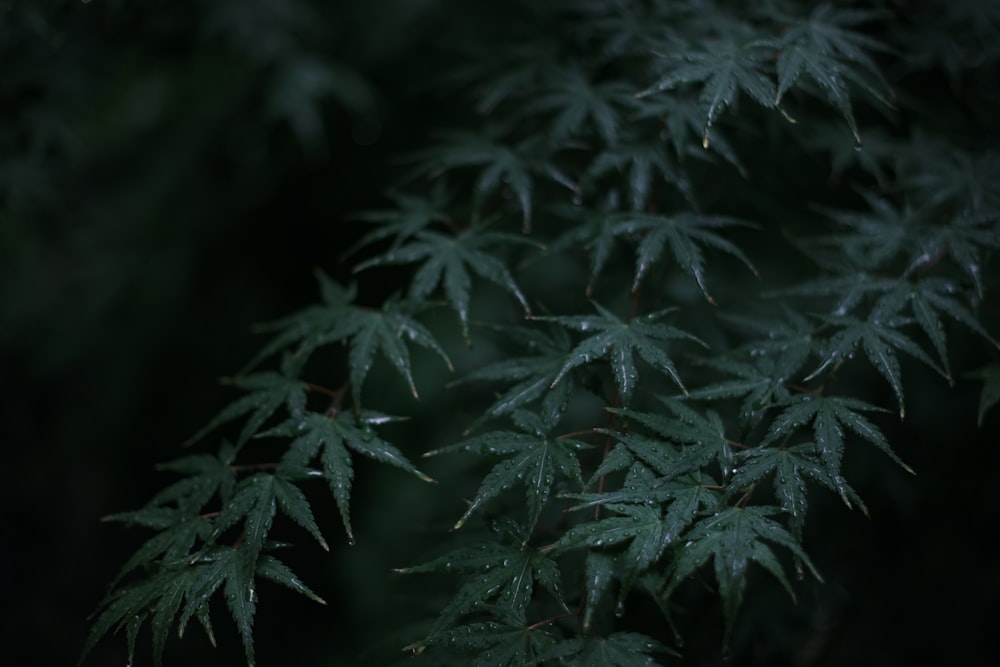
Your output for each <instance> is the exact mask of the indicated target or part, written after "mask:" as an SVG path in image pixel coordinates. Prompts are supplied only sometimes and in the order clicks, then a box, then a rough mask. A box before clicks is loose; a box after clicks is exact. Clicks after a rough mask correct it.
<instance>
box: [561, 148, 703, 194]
mask: <svg viewBox="0 0 1000 667" xmlns="http://www.w3.org/2000/svg"><path fill="white" fill-rule="evenodd" d="M624 172H627V173H628V192H629V203H630V204H631V206H632V210H634V211H642V210H645V209H646V207H647V205H648V204H649V202H650V198H651V197H652V196H653V195H655V194H658V193H659V188H658V187H657V186H658V185H659V184H661V183H664V184H669V185H672V186H673V187H674V188H675V189H676V190H677V191H678V192H680V193H681V194H682V195H684V197H685V199H686V200H687V201H689V202H693V200H694V193H693V190H692V185H691V183H690V181H689V179H688V177H687V175H686V174H685V173H684V172H683V171H682V170H681V168H680V166H679V165H677V164H675V163H674V160H673V159H672V158H671V157H670V155H669V154H668V153H667V152H666V150H665V149H664V148H663V147H661V146H660V145H659V144H658V143H656V142H654V141H652V140H651V139H650V138H649V137H642V136H635V133H627V134H626V135H625V136H624V137H623V138H622V139H621V140H619V141H618V142H616V144H615V145H612V146H606V147H604V148H603V149H602V150H601V152H599V153H598V154H597V155H596V156H595V157H594V159H593V161H592V162H591V163H590V166H589V167H588V168H587V172H586V174H584V178H583V180H582V182H581V185H580V189H581V190H582V191H584V192H586V191H588V190H590V189H597V186H596V183H597V181H599V180H600V179H601V178H603V177H605V176H607V175H608V174H611V175H614V176H617V175H618V174H621V173H624ZM657 173H658V178H657V177H656V175H657Z"/></svg>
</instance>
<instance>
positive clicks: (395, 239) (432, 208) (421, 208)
mask: <svg viewBox="0 0 1000 667" xmlns="http://www.w3.org/2000/svg"><path fill="white" fill-rule="evenodd" d="M390 198H391V199H392V201H393V203H394V204H395V207H394V208H389V209H379V210H370V211H360V212H358V213H355V214H354V215H353V216H351V217H352V219H353V220H360V221H362V222H368V223H371V224H375V225H379V227H378V228H377V229H374V230H372V231H371V232H368V233H367V234H365V235H364V236H362V237H361V238H360V239H358V241H357V243H355V244H354V245H353V246H351V248H349V249H348V250H347V251H346V252H345V253H344V255H345V256H351V255H354V254H356V253H357V252H358V251H359V250H361V249H362V248H366V247H368V246H370V245H372V244H375V243H378V242H380V241H384V240H386V239H390V238H391V239H392V243H391V245H390V246H389V250H390V251H392V250H396V249H398V248H399V247H400V246H401V245H403V244H404V243H406V242H407V241H409V240H410V239H412V238H413V237H414V236H416V235H417V234H418V233H420V232H422V231H424V230H425V229H427V228H430V227H433V226H436V225H441V224H446V223H448V222H450V221H451V216H450V215H449V214H448V205H449V204H450V200H451V196H450V194H449V193H447V192H446V191H445V189H444V184H443V182H441V181H437V182H435V183H434V185H433V186H432V187H431V189H430V190H429V191H428V192H426V193H421V194H417V195H413V194H407V193H402V192H399V193H393V194H391V195H390Z"/></svg>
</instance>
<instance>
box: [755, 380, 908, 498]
mask: <svg viewBox="0 0 1000 667" xmlns="http://www.w3.org/2000/svg"><path fill="white" fill-rule="evenodd" d="M780 408H781V410H782V411H781V412H780V413H779V414H778V415H777V416H776V417H775V418H774V420H773V421H772V422H771V425H770V427H769V428H768V431H767V434H766V435H765V436H764V438H763V440H761V443H760V444H761V446H768V445H771V444H773V443H774V442H777V441H778V440H779V439H780V438H786V437H788V436H790V435H792V434H793V433H794V432H796V431H797V430H798V429H799V428H800V427H802V426H804V425H806V424H809V423H810V422H811V423H812V425H813V441H814V442H815V444H816V448H817V449H818V450H819V455H820V460H821V461H822V462H823V466H824V468H825V469H826V471H827V472H828V473H829V474H830V475H832V476H839V475H840V468H841V461H842V460H843V455H844V428H845V427H846V428H847V429H848V430H849V431H851V432H853V433H854V434H855V435H857V436H859V437H860V438H862V439H863V440H866V441H868V442H869V443H871V444H873V445H875V446H876V447H877V448H878V449H880V450H881V451H882V452H883V453H884V454H885V455H886V456H888V457H889V458H891V459H892V460H893V461H895V462H896V463H897V464H898V465H899V466H901V467H902V468H903V469H905V470H906V471H907V472H910V473H912V472H913V469H912V468H910V467H909V466H908V465H906V464H905V463H903V462H902V461H901V460H900V459H899V457H898V456H896V454H895V452H893V451H892V448H891V447H890V446H889V443H888V441H886V439H885V436H884V435H883V434H882V432H881V431H880V430H879V429H878V427H877V426H875V425H874V424H872V423H871V422H870V421H869V420H868V418H867V417H865V416H864V415H863V414H862V413H864V412H884V410H882V409H881V408H879V407H876V406H874V405H871V404H869V403H866V402H864V401H861V400H858V399H856V398H849V397H846V396H822V395H812V394H798V395H795V396H793V397H791V398H789V399H788V400H787V401H785V402H784V403H783V404H782V405H781V406H780ZM838 492H839V489H838Z"/></svg>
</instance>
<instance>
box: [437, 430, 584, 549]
mask: <svg viewBox="0 0 1000 667" xmlns="http://www.w3.org/2000/svg"><path fill="white" fill-rule="evenodd" d="M512 418H513V420H514V424H515V425H516V426H517V427H518V428H519V429H520V431H490V432H487V433H484V434H482V435H478V436H474V437H471V438H469V439H467V440H464V441H462V442H460V443H457V444H454V445H450V446H448V447H443V448H441V449H436V450H433V451H430V452H427V453H426V454H424V456H436V455H438V454H445V453H453V452H465V453H472V454H480V455H493V456H502V457H504V459H503V460H502V461H500V463H498V464H496V465H495V466H494V467H493V470H491V471H490V472H489V474H487V475H486V477H485V478H484V479H483V482H482V484H481V485H480V487H479V491H477V492H476V496H475V498H473V499H472V501H471V502H470V503H469V507H468V509H466V511H465V513H464V514H463V515H462V517H461V518H460V519H459V520H458V521H457V522H456V523H455V529H458V528H461V527H462V525H463V524H464V523H465V522H466V521H467V520H468V518H469V517H470V516H472V514H473V512H475V511H476V510H477V509H479V508H480V507H481V506H482V505H483V504H484V503H485V502H486V501H488V500H490V499H491V498H494V497H496V496H498V495H499V494H501V493H502V492H504V491H507V490H508V489H510V488H512V487H513V486H515V485H518V484H523V485H524V488H525V498H526V500H527V505H528V525H529V527H534V525H535V522H536V521H537V520H538V516H539V514H540V513H541V511H542V507H543V506H544V505H545V503H546V502H547V501H548V499H549V496H550V494H551V492H552V486H553V484H555V479H556V472H557V471H558V473H559V474H560V475H561V476H562V477H564V478H567V479H570V480H572V481H575V482H577V483H579V484H581V485H582V484H583V479H582V477H581V472H580V462H579V461H578V460H577V457H576V451H577V450H579V449H582V448H585V447H587V445H586V444H585V443H582V442H579V441H577V440H574V439H572V438H560V437H558V436H554V435H551V431H552V429H553V428H554V427H555V423H556V421H557V420H558V418H559V414H554V415H547V418H546V419H544V420H543V418H542V417H540V416H538V415H536V414H534V413H531V412H527V411H525V410H516V411H514V413H513V415H512Z"/></svg>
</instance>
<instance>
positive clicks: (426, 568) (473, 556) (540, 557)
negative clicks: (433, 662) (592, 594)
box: [395, 542, 565, 647]
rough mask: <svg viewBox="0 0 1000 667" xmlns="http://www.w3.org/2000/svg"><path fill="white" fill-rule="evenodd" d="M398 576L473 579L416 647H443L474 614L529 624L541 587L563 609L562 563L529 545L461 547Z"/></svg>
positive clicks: (410, 568)
mask: <svg viewBox="0 0 1000 667" xmlns="http://www.w3.org/2000/svg"><path fill="white" fill-rule="evenodd" d="M395 571H396V572H399V573H401V574H419V573H427V572H451V573H461V574H467V575H468V576H466V577H464V583H463V584H462V586H461V588H460V589H459V591H458V592H457V593H456V594H455V595H454V597H452V599H451V601H450V602H449V603H448V604H447V605H446V606H445V608H444V609H443V610H442V611H441V613H440V615H439V616H438V619H437V621H435V623H434V625H433V627H432V629H431V631H430V633H429V634H428V637H427V638H426V639H424V640H422V641H420V642H418V643H417V644H416V645H415V647H419V646H426V645H427V644H428V643H430V642H431V641H440V640H441V637H442V636H443V633H444V632H445V631H446V630H448V629H449V628H453V627H455V626H456V625H457V624H458V621H460V620H461V619H462V618H463V617H464V616H466V615H467V614H470V613H473V612H478V611H488V610H489V609H496V610H498V611H499V612H500V613H502V614H504V615H506V616H508V617H511V616H512V617H514V618H523V615H524V611H525V609H526V608H527V606H528V603H529V602H530V601H531V599H532V596H533V594H534V589H535V583H536V582H537V583H539V584H540V585H541V586H542V587H543V588H545V589H546V590H547V591H548V592H549V593H550V594H551V595H552V596H553V597H554V598H555V599H556V600H558V601H559V602H560V604H562V598H561V595H560V594H559V591H558V581H559V570H558V568H557V566H556V563H555V562H554V561H553V560H551V559H549V558H548V557H547V556H546V555H545V554H544V553H542V552H540V551H537V550H534V549H531V548H527V547H525V546H524V545H521V546H516V545H510V544H499V543H496V542H489V543H483V544H480V545H478V546H469V547H460V548H458V549H455V550H453V551H451V552H449V553H448V554H445V555H444V556H441V557H439V558H435V559H434V560H431V561H428V562H426V563H423V564H421V565H415V566H412V567H406V568H400V569H397V570H395ZM563 606H565V605H563Z"/></svg>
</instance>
